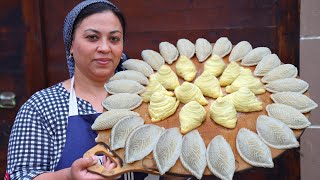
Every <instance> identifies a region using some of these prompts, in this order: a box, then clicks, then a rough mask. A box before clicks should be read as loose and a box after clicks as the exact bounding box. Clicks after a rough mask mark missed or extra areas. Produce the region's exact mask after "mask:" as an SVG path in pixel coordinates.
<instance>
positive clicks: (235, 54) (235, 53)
mask: <svg viewBox="0 0 320 180" xmlns="http://www.w3.org/2000/svg"><path fill="white" fill-rule="evenodd" d="M251 50H252V46H251V44H250V43H249V42H248V41H241V42H239V43H238V44H237V45H235V46H234V47H233V49H232V50H231V53H230V56H229V62H232V61H240V60H241V59H242V58H244V57H245V56H246V55H247V54H248V53H249V52H250V51H251Z"/></svg>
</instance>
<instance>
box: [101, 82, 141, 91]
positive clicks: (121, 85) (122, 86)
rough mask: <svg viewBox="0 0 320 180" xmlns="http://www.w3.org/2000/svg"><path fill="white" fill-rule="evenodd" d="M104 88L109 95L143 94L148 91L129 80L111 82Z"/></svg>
mask: <svg viewBox="0 0 320 180" xmlns="http://www.w3.org/2000/svg"><path fill="white" fill-rule="evenodd" d="M104 88H105V89H106V91H107V92H108V93H109V94H118V93H130V94H141V93H143V92H144V91H145V90H146V89H145V87H144V86H142V85H141V84H140V83H138V82H137V81H133V80H129V79H119V80H114V81H109V82H108V83H106V84H105V85H104Z"/></svg>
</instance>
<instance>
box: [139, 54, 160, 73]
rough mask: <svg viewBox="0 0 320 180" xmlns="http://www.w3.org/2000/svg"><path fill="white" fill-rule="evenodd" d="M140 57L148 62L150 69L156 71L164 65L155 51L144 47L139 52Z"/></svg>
mask: <svg viewBox="0 0 320 180" xmlns="http://www.w3.org/2000/svg"><path fill="white" fill-rule="evenodd" d="M141 57H142V59H143V60H144V61H145V62H146V63H148V64H149V65H150V66H151V67H152V69H154V70H156V71H158V70H159V69H160V67H161V66H162V65H164V59H163V57H162V56H161V55H160V54H159V53H158V52H156V51H154V50H150V49H146V50H143V51H142V52H141Z"/></svg>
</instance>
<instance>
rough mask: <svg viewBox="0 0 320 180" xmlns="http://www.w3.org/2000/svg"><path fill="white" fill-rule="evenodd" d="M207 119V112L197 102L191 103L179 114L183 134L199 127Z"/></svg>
mask: <svg viewBox="0 0 320 180" xmlns="http://www.w3.org/2000/svg"><path fill="white" fill-rule="evenodd" d="M205 118H206V110H205V109H204V107H202V106H201V104H199V103H198V102H197V101H190V102H188V103H187V104H185V105H184V106H183V107H182V108H181V110H180V112H179V120H180V128H181V133H182V134H186V133H188V132H189V131H191V130H193V129H195V128H197V127H199V126H200V125H201V124H202V122H203V121H204V120H205Z"/></svg>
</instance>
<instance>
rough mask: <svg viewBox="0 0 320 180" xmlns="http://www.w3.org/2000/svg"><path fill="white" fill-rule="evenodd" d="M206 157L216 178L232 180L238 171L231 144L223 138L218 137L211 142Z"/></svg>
mask: <svg viewBox="0 0 320 180" xmlns="http://www.w3.org/2000/svg"><path fill="white" fill-rule="evenodd" d="M206 155H207V163H208V167H209V169H210V171H211V172H212V173H213V174H214V175H215V176H217V177H218V178H220V179H227V180H232V177H233V174H234V172H235V170H236V168H235V167H236V164H235V158H234V155H233V152H232V148H231V146H230V144H229V143H228V142H227V141H226V140H225V139H224V137H223V136H221V135H217V136H216V137H214V138H213V139H212V140H211V141H210V143H209V145H208V148H207V154H206Z"/></svg>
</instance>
